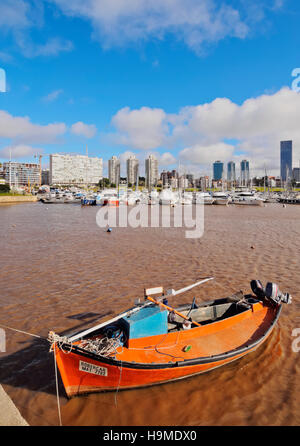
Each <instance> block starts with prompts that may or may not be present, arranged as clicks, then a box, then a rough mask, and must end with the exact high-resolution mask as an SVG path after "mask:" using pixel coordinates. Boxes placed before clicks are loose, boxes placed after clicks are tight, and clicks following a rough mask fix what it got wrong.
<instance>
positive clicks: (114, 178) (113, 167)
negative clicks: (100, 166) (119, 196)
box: [108, 156, 120, 186]
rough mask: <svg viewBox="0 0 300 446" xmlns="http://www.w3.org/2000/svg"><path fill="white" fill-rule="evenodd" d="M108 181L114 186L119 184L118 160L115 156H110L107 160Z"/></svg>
mask: <svg viewBox="0 0 300 446" xmlns="http://www.w3.org/2000/svg"><path fill="white" fill-rule="evenodd" d="M108 179H109V182H110V183H111V184H115V185H116V186H117V185H118V184H119V182H120V160H119V159H118V158H117V157H116V156H112V157H111V159H109V160H108Z"/></svg>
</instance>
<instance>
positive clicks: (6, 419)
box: [0, 385, 28, 426]
mask: <svg viewBox="0 0 300 446" xmlns="http://www.w3.org/2000/svg"><path fill="white" fill-rule="evenodd" d="M0 426H28V423H27V422H26V421H25V420H24V418H23V417H22V416H21V414H20V412H19V411H18V409H17V408H16V406H15V405H14V403H13V402H12V400H11V399H10V398H9V396H8V395H7V393H6V392H5V391H4V390H3V387H2V386H1V385H0Z"/></svg>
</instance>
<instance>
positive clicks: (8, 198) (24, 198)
mask: <svg viewBox="0 0 300 446" xmlns="http://www.w3.org/2000/svg"><path fill="white" fill-rule="evenodd" d="M32 201H37V197H36V196H34V195H3V196H0V204H1V203H22V202H32Z"/></svg>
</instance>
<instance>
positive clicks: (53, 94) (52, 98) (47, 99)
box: [43, 89, 63, 102]
mask: <svg viewBox="0 0 300 446" xmlns="http://www.w3.org/2000/svg"><path fill="white" fill-rule="evenodd" d="M62 93H63V90H62V89H59V90H55V91H52V92H51V93H49V94H47V96H44V97H43V101H44V102H53V101H55V100H56V99H57V98H58V97H59V96H60V95H61V94H62Z"/></svg>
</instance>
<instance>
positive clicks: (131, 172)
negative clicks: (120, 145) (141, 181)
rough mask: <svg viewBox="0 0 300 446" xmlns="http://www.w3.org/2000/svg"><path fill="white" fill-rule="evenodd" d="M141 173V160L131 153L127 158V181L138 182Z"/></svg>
mask: <svg viewBox="0 0 300 446" xmlns="http://www.w3.org/2000/svg"><path fill="white" fill-rule="evenodd" d="M138 174H139V160H138V159H137V158H136V157H135V156H134V155H131V156H130V157H129V158H128V160H127V181H128V183H131V184H136V181H137V179H138Z"/></svg>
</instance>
